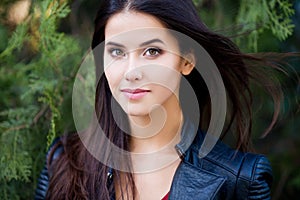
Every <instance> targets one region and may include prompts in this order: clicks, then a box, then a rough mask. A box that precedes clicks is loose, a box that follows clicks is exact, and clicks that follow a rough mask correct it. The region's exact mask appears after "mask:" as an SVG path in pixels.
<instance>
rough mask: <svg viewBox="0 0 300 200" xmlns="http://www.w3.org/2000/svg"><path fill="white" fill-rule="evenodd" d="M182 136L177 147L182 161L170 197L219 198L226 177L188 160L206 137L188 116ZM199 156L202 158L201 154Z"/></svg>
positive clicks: (171, 198)
mask: <svg viewBox="0 0 300 200" xmlns="http://www.w3.org/2000/svg"><path fill="white" fill-rule="evenodd" d="M199 134H200V135H199ZM181 138H182V139H181V141H180V142H179V143H178V144H177V145H176V146H175V148H176V150H177V152H178V154H179V155H180V157H181V159H182V162H181V163H180V165H179V166H178V168H177V170H176V173H175V175H174V178H173V182H172V186H171V191H170V196H169V199H170V200H173V199H174V200H175V199H176V200H178V199H180V200H181V199H197V200H198V199H200V200H202V199H203V200H204V199H205V200H207V199H215V198H217V196H218V193H219V191H220V188H221V187H222V185H223V184H224V183H225V181H226V178H225V177H223V176H220V175H217V174H214V173H211V172H209V171H206V170H204V169H202V168H200V167H197V166H195V165H193V164H191V163H190V162H189V161H188V159H187V158H188V157H189V156H190V155H189V154H193V153H196V152H197V153H199V152H198V151H196V152H194V151H193V150H192V146H194V147H195V148H196V149H198V150H199V149H200V146H201V144H202V143H203V140H204V137H203V134H201V132H199V131H198V130H197V128H196V126H195V124H194V123H193V122H192V121H191V120H190V119H189V118H188V117H187V116H185V120H184V124H183V127H182V131H181ZM195 145H196V146H195ZM197 153H196V154H197ZM188 155H189V156H188ZM197 157H198V158H199V159H201V158H200V157H199V155H198V156H197Z"/></svg>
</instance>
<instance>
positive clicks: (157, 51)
mask: <svg viewBox="0 0 300 200" xmlns="http://www.w3.org/2000/svg"><path fill="white" fill-rule="evenodd" d="M149 51H155V52H156V53H155V55H151V54H150V55H148V56H150V57H156V56H158V55H160V54H161V53H162V50H161V49H160V48H157V47H149V48H147V49H146V50H145V51H144V53H143V55H146V54H147V52H149Z"/></svg>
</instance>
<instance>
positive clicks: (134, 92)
mask: <svg viewBox="0 0 300 200" xmlns="http://www.w3.org/2000/svg"><path fill="white" fill-rule="evenodd" d="M121 92H122V93H123V94H124V95H125V96H126V97H127V98H129V99H130V100H138V99H141V98H142V97H144V96H145V95H147V94H148V93H149V92H151V90H145V89H139V88H137V89H121Z"/></svg>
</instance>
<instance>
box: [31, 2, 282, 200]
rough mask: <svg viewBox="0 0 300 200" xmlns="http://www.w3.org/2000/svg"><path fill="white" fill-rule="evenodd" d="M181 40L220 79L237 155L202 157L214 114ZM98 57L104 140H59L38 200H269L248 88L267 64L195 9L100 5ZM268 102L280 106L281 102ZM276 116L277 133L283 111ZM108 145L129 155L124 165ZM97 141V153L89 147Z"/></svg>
mask: <svg viewBox="0 0 300 200" xmlns="http://www.w3.org/2000/svg"><path fill="white" fill-rule="evenodd" d="M172 30H173V31H174V32H172ZM175 31H177V32H175ZM178 32H179V33H182V34H184V35H185V36H187V37H190V38H192V39H193V40H194V41H196V42H197V43H198V44H199V45H201V46H202V47H203V48H204V49H205V50H206V51H207V52H208V53H209V55H210V56H211V58H212V60H213V61H214V63H215V64H216V67H217V68H218V71H219V72H220V75H221V77H222V80H223V82H224V85H225V89H226V93H227V99H228V102H227V104H226V105H228V112H227V116H226V127H225V128H224V131H223V133H222V138H223V137H224V136H225V135H226V134H227V133H228V132H234V134H235V135H236V138H237V144H236V149H231V148H229V147H227V146H226V145H225V144H223V143H222V142H220V141H215V142H212V143H211V142H209V143H210V144H212V145H210V146H211V148H208V149H209V150H208V151H206V152H205V151H204V153H202V156H201V155H200V156H199V152H200V154H201V152H202V151H199V150H201V148H202V146H203V144H205V141H207V140H206V139H205V138H207V136H209V135H210V133H209V120H208V119H210V118H213V106H214V105H215V104H214V103H213V101H212V98H213V97H210V94H211V91H210V87H209V86H207V82H206V81H205V77H202V76H201V75H203V74H201V75H200V73H199V71H198V70H197V69H196V66H200V67H203V68H205V67H208V66H205V65H203V64H202V63H203V59H200V58H199V56H201V55H202V53H203V52H199V51H198V50H199V49H197V45H195V44H194V43H193V42H188V41H189V40H187V43H185V42H186V40H181V39H180V37H181V36H180V34H179V33H178ZM183 37H184V36H183ZM183 41H184V42H183ZM99 46H100V47H99ZM92 48H93V49H94V56H95V61H96V66H97V68H96V71H97V77H99V81H98V82H97V89H96V101H95V112H96V121H97V124H99V126H100V127H101V130H102V132H103V133H104V135H105V137H101V136H100V137H99V134H98V133H99V131H98V132H97V131H96V129H97V128H95V129H93V130H89V131H86V132H90V133H91V132H92V134H91V135H90V136H87V137H85V138H82V137H81V135H85V134H86V133H82V134H73V135H69V136H64V137H62V138H60V139H57V140H55V141H54V142H53V145H52V146H51V148H50V150H49V153H48V155H47V165H46V166H45V168H44V169H43V171H42V174H41V176H40V179H39V185H38V188H37V192H36V199H44V198H46V199H270V187H271V182H272V173H271V167H270V164H269V162H268V160H267V159H266V158H265V157H264V156H262V155H257V154H252V153H245V152H247V151H248V150H250V133H251V121H252V117H251V109H250V108H251V91H250V88H249V81H250V79H255V78H257V79H258V80H259V81H260V80H261V78H262V77H263V75H262V74H261V73H257V71H254V73H255V72H256V74H253V73H252V68H254V67H255V66H257V65H258V64H264V65H267V62H266V61H264V60H263V59H261V58H255V57H252V56H249V55H245V54H242V53H241V52H240V51H239V50H238V48H237V47H236V46H235V45H234V44H233V43H232V42H231V41H230V40H229V39H227V38H225V37H223V36H220V35H217V34H215V33H212V32H211V31H209V30H208V29H207V28H206V26H205V25H204V24H203V23H202V22H201V21H200V19H199V17H198V15H197V12H196V10H195V8H194V5H193V3H192V1H190V0H185V1H182V0H164V1H154V0H153V1H149V0H128V1H118V0H110V1H103V3H102V5H101V7H100V10H99V11H98V14H97V17H96V20H95V32H94V36H93V41H92ZM249 63H252V64H251V65H250V64H249ZM212 67H213V66H212ZM270 67H272V66H270ZM103 69H104V73H103V74H102V73H101V70H103ZM162 75H163V76H162ZM254 75H255V76H254ZM182 77H184V78H182ZM263 78H266V77H263ZM183 80H187V83H188V84H189V85H191V87H192V89H193V91H194V92H195V96H196V99H197V105H196V107H192V108H188V106H187V108H186V107H185V105H188V104H189V97H188V98H186V99H185V98H184V97H185V95H183V92H185V91H183V90H182V84H184V83H183V82H184V81H183ZM265 80H266V79H265ZM221 85H222V84H221ZM271 91H272V90H271ZM271 95H272V96H273V98H274V100H275V105H278V103H279V102H278V98H277V97H278V94H276V93H271ZM178 99H180V100H178ZM185 102H187V103H185ZM112 103H113V104H115V107H113V109H112V106H111V105H112ZM193 106H194V105H193ZM197 107H198V108H197ZM211 107H212V108H211ZM197 109H199V112H200V113H201V115H200V116H201V120H198V119H199V118H198V117H197V113H198V111H197V112H195V111H194V110H197ZM114 112H117V115H118V116H119V118H118V119H119V121H118V120H116V119H115V115H116V114H115V113H114ZM195 113H196V117H195V116H194V114H195ZM274 113H275V115H274V118H273V121H272V123H271V125H270V128H271V127H272V126H273V125H274V123H275V121H276V118H277V115H278V107H275V112H274ZM219 117H220V118H222V113H220V116H219ZM221 124H222V123H221ZM102 132H101V133H102ZM96 133H97V134H96ZM100 135H101V134H100ZM98 137H99V138H98ZM105 138H108V140H109V141H110V142H111V143H112V144H113V145H115V146H116V147H118V148H119V149H121V150H122V151H124V152H131V153H129V154H124V156H120V157H119V156H118V155H117V154H116V153H115V152H114V151H113V150H112V148H111V147H110V145H107V143H105V141H104V140H105ZM208 138H209V137H208ZM212 140H214V138H213V139H212ZM212 140H209V139H208V141H212ZM91 141H92V142H94V143H93V147H95V146H97V147H98V148H96V153H95V152H92V151H91V150H90V149H89V147H87V144H91ZM215 143H216V144H215ZM88 146H89V145H88ZM174 146H175V148H174ZM122 151H121V152H122ZM97 152H98V153H99V152H100V154H101V156H102V157H101V158H98V157H97V156H95V154H97ZM103 152H104V153H103ZM153 152H154V153H153ZM140 154H142V156H140V157H139V156H135V155H140ZM150 154H151V155H152V156H149V157H147V155H150ZM99 159H100V161H99Z"/></svg>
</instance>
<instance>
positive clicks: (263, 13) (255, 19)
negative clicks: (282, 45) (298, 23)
mask: <svg viewBox="0 0 300 200" xmlns="http://www.w3.org/2000/svg"><path fill="white" fill-rule="evenodd" d="M292 6H293V5H292V4H291V3H290V2H289V1H288V0H271V1H268V0H257V1H247V0H242V1H241V2H240V9H239V13H238V15H237V18H236V21H237V23H238V24H241V28H240V32H239V33H240V34H242V33H249V35H248V36H247V40H248V44H247V45H248V46H247V47H248V49H250V50H253V51H255V52H257V50H258V48H257V43H258V38H259V35H260V34H261V33H263V32H264V31H265V30H271V31H272V33H273V35H274V36H276V37H277V38H278V39H279V40H281V41H283V40H285V39H286V38H288V36H290V35H292V33H293V29H294V24H293V23H292V20H291V18H290V17H291V16H292V15H294V14H295V11H294V9H293V8H292ZM237 42H238V43H239V44H240V39H239V40H237ZM240 45H241V44H240Z"/></svg>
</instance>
